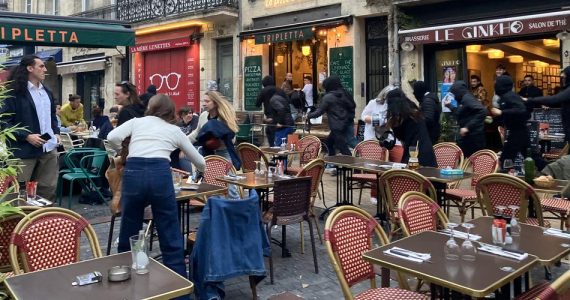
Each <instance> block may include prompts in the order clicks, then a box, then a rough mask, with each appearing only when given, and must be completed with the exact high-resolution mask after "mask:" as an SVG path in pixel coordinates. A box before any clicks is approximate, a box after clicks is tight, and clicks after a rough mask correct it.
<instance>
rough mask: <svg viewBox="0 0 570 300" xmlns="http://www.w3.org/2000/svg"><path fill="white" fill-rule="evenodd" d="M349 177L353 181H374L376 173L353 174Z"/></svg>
mask: <svg viewBox="0 0 570 300" xmlns="http://www.w3.org/2000/svg"><path fill="white" fill-rule="evenodd" d="M349 179H350V180H355V181H364V182H375V181H376V180H377V176H376V174H368V173H363V174H353V175H352V176H351V177H350V178H349Z"/></svg>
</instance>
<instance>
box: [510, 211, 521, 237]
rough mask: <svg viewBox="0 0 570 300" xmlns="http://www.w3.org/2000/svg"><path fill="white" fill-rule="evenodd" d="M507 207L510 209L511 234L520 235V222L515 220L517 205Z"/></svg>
mask: <svg viewBox="0 0 570 300" xmlns="http://www.w3.org/2000/svg"><path fill="white" fill-rule="evenodd" d="M509 209H510V210H511V236H520V235H521V224H520V223H519V221H518V220H517V214H516V213H515V212H517V211H518V210H519V206H518V205H509Z"/></svg>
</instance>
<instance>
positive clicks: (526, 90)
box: [519, 74, 544, 112]
mask: <svg viewBox="0 0 570 300" xmlns="http://www.w3.org/2000/svg"><path fill="white" fill-rule="evenodd" d="M523 85H524V86H523V87H522V88H521V90H520V91H519V96H521V97H523V98H535V97H542V96H543V95H544V94H543V93H542V90H541V89H539V88H538V87H536V86H535V85H534V77H533V76H532V75H530V74H527V75H525V76H524V80H523ZM534 108H540V104H535V105H529V106H527V109H528V110H529V111H531V112H532V110H533V109H534Z"/></svg>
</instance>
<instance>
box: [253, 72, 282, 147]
mask: <svg viewBox="0 0 570 300" xmlns="http://www.w3.org/2000/svg"><path fill="white" fill-rule="evenodd" d="M261 84H262V85H263V89H262V90H261V91H260V92H259V95H257V101H256V102H255V106H257V107H261V105H263V115H264V116H265V119H264V122H265V123H269V124H271V123H272V122H273V116H272V115H271V112H270V111H271V109H270V105H269V100H271V97H273V95H274V94H275V91H276V89H277V87H276V86H275V79H274V78H273V77H272V76H269V75H267V76H265V77H263V79H262V80H261ZM265 135H266V136H267V142H268V143H269V147H273V146H275V128H273V126H266V127H265Z"/></svg>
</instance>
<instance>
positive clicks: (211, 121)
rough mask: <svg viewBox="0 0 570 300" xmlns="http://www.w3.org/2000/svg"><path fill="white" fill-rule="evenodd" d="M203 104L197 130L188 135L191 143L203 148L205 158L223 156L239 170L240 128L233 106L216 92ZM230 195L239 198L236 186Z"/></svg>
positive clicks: (206, 95) (205, 98)
mask: <svg viewBox="0 0 570 300" xmlns="http://www.w3.org/2000/svg"><path fill="white" fill-rule="evenodd" d="M202 102H203V103H202V106H203V108H204V112H203V113H202V114H200V118H199V119H198V127H197V128H196V130H194V131H192V133H190V134H189V135H188V138H189V139H190V142H192V143H193V144H194V143H196V142H198V143H199V144H200V145H201V146H202V148H201V151H202V154H203V155H204V156H207V155H219V156H222V157H224V158H226V159H227V160H229V161H231V162H232V164H233V165H234V167H235V168H236V169H239V168H240V166H241V161H240V160H239V157H238V155H237V152H236V150H235V147H234V138H235V134H236V133H237V132H238V131H239V127H238V124H237V121H236V117H235V116H236V114H235V111H234V109H233V107H232V105H231V104H230V103H229V102H228V101H227V100H226V99H225V97H224V96H222V94H220V93H218V92H216V91H208V92H206V93H205V94H204V97H203V98H202ZM229 195H230V198H239V194H238V192H237V188H236V187H235V186H234V185H230V187H229Z"/></svg>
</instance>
